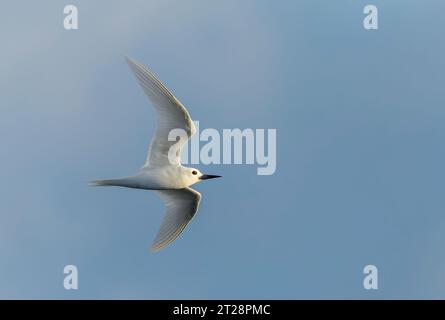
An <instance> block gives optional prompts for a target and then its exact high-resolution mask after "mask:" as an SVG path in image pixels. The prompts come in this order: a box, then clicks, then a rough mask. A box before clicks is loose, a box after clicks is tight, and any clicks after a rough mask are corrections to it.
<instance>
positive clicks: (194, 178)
mask: <svg viewBox="0 0 445 320" xmlns="http://www.w3.org/2000/svg"><path fill="white" fill-rule="evenodd" d="M186 175H187V180H188V181H190V182H191V184H190V185H192V184H194V183H197V182H200V181H202V180H208V179H214V178H220V177H221V176H217V175H213V174H203V173H201V171H199V170H198V169H195V168H187V171H186Z"/></svg>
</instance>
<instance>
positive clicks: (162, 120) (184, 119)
mask: <svg viewBox="0 0 445 320" xmlns="http://www.w3.org/2000/svg"><path fill="white" fill-rule="evenodd" d="M127 62H128V65H129V66H130V68H131V70H133V73H134V74H135V76H136V78H137V79H138V81H139V84H140V85H141V87H142V89H143V90H144V92H145V94H146V95H147V96H148V98H149V99H150V101H151V103H152V105H153V107H154V108H155V110H156V115H157V121H156V132H155V135H154V137H153V138H152V140H151V143H150V148H149V150H148V155H147V159H146V161H145V164H144V167H147V166H165V165H168V164H171V165H179V164H180V160H181V149H182V147H183V145H184V144H185V143H186V142H187V140H188V139H189V138H190V137H191V136H192V135H193V134H194V133H195V131H196V128H195V125H194V124H193V121H192V119H191V117H190V115H189V113H188V111H187V109H186V108H185V107H184V106H183V105H182V104H181V102H179V100H178V99H176V97H175V96H174V95H173V94H172V93H171V92H170V91H169V90H168V89H167V88H166V87H165V86H164V85H163V84H162V82H161V81H159V80H158V79H157V78H156V76H155V75H154V74H153V73H152V72H151V71H150V70H149V69H147V68H146V67H144V66H143V65H142V64H140V63H139V62H136V61H135V60H133V59H130V58H128V57H127ZM174 129H181V136H180V139H179V141H176V140H173V141H169V134H170V133H171V132H172V130H174ZM183 133H185V134H183ZM182 134H183V135H182ZM178 136H179V134H178V135H177V134H174V136H173V137H172V138H177V137H178ZM172 147H173V148H172Z"/></svg>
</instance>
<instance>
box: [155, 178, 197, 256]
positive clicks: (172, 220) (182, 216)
mask: <svg viewBox="0 0 445 320" xmlns="http://www.w3.org/2000/svg"><path fill="white" fill-rule="evenodd" d="M156 193H157V194H158V195H159V197H161V199H162V200H163V201H164V203H165V207H166V209H167V212H166V213H165V216H164V220H163V221H162V224H161V228H160V229H159V232H158V234H157V236H156V238H155V239H154V241H153V244H152V246H151V251H153V252H156V251H159V250H161V249H163V248H165V247H166V246H168V245H169V244H170V243H172V242H173V241H175V239H176V238H177V237H178V236H179V235H180V234H181V232H182V231H184V229H185V227H187V225H188V224H189V222H190V221H191V220H192V218H193V216H194V215H195V214H196V212H197V211H198V207H199V202H200V201H201V194H200V193H199V192H198V191H195V190H193V189H192V188H188V187H187V188H184V189H172V190H157V191H156Z"/></svg>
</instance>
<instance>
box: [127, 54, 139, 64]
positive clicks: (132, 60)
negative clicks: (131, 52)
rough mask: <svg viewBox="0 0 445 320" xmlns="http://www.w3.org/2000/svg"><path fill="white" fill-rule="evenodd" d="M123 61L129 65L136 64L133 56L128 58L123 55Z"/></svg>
mask: <svg viewBox="0 0 445 320" xmlns="http://www.w3.org/2000/svg"><path fill="white" fill-rule="evenodd" d="M125 61H127V63H128V64H129V65H130V66H131V65H135V64H137V61H136V60H134V59H133V58H130V57H129V56H125Z"/></svg>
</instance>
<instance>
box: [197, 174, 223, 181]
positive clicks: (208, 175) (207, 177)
mask: <svg viewBox="0 0 445 320" xmlns="http://www.w3.org/2000/svg"><path fill="white" fill-rule="evenodd" d="M215 178H221V176H216V175H213V174H203V175H202V176H201V177H199V179H201V180H207V179H215Z"/></svg>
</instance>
